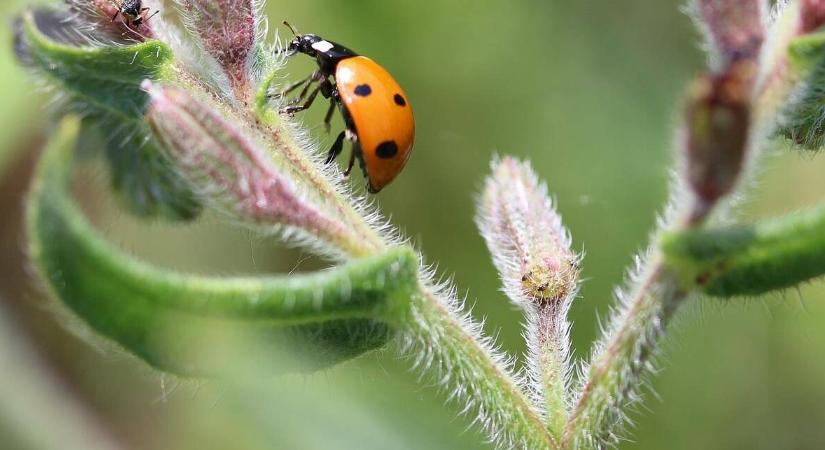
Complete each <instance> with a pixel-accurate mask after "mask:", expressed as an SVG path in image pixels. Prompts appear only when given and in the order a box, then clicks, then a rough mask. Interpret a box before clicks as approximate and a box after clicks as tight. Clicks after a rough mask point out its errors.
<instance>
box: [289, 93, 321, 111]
mask: <svg viewBox="0 0 825 450" xmlns="http://www.w3.org/2000/svg"><path fill="white" fill-rule="evenodd" d="M319 92H321V88H320V87H316V88H315V90H313V91H312V94H309V98H307V101H306V102H305V103H304V104H303V105H290V106H287V107H286V108H283V109H282V110H281V113H282V114H295V113H296V112H300V111H303V110H305V109H307V108H309V107H310V106H312V102H314V101H315V97H317V96H318V93H319Z"/></svg>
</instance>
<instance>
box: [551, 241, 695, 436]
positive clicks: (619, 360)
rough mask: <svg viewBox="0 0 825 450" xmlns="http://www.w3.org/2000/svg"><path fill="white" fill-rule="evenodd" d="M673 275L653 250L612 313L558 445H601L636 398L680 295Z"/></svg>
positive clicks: (681, 292) (682, 295)
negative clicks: (631, 288) (622, 303)
mask: <svg viewBox="0 0 825 450" xmlns="http://www.w3.org/2000/svg"><path fill="white" fill-rule="evenodd" d="M678 286H679V283H678V281H677V280H676V278H675V277H674V276H673V275H672V274H671V273H670V272H669V271H667V270H666V269H664V268H663V262H662V258H661V256H660V255H658V254H657V255H655V256H653V258H652V259H651V262H650V264H649V266H648V268H647V269H646V271H645V272H644V274H643V276H642V280H641V282H640V283H639V284H638V285H637V288H636V291H634V292H633V293H631V295H630V297H629V298H628V299H627V300H626V304H625V307H624V308H622V310H620V311H619V312H617V314H616V315H614V317H613V319H612V324H611V325H610V327H611V328H612V329H613V330H614V331H613V332H612V333H610V334H609V335H608V336H607V338H608V339H606V340H605V344H604V347H603V348H604V350H603V351H602V352H601V353H600V354H599V356H598V357H597V359H596V360H595V361H594V362H593V363H592V365H591V366H590V369H589V371H588V378H587V382H586V384H585V385H584V386H583V388H582V390H581V393H580V396H579V398H578V401H577V402H576V405H575V408H574V409H573V412H572V413H571V415H570V420H569V422H568V426H567V429H566V431H565V435H564V440H563V442H562V448H601V447H603V445H604V443H607V442H611V441H613V440H614V438H615V437H614V436H613V433H614V431H615V429H616V428H617V427H619V426H620V425H621V423H622V421H623V420H624V417H623V416H622V414H623V413H622V411H623V410H624V409H625V408H626V406H627V404H628V403H632V402H633V401H634V400H636V397H637V390H638V387H639V379H640V378H642V376H643V373H644V371H646V370H650V369H652V368H651V366H650V359H651V357H652V356H653V354H654V352H655V349H656V346H657V344H658V341H659V339H660V338H661V337H662V335H663V333H664V329H665V327H666V325H667V323H668V322H669V320H670V318H671V317H672V315H673V313H674V312H675V311H676V309H677V307H678V306H679V305H680V304H681V302H682V300H684V299H685V297H686V295H687V293H686V292H685V291H684V290H682V289H680V288H678Z"/></svg>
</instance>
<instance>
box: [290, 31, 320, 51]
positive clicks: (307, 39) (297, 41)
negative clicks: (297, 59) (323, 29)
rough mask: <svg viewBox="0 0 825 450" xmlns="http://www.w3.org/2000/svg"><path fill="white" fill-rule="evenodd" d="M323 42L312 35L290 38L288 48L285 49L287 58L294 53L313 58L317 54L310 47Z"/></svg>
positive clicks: (318, 37)
mask: <svg viewBox="0 0 825 450" xmlns="http://www.w3.org/2000/svg"><path fill="white" fill-rule="evenodd" d="M321 41H323V39H322V38H321V37H320V36H317V35H314V34H299V35H296V36H295V37H294V38H292V41H290V43H289V46H288V47H287V49H286V54H287V56H292V55H294V54H296V53H304V54H307V55H309V56H315V55H316V54H317V53H318V50H316V49H315V48H314V47H313V46H312V45H313V44H316V43H318V42H321Z"/></svg>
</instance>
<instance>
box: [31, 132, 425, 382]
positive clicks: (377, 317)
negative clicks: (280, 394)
mask: <svg viewBox="0 0 825 450" xmlns="http://www.w3.org/2000/svg"><path fill="white" fill-rule="evenodd" d="M79 128H80V125H79V122H78V120H77V119H74V118H69V119H66V120H65V121H64V123H63V124H62V126H61V129H60V132H59V133H58V135H57V136H56V137H55V139H54V140H53V141H52V142H51V144H50V145H49V147H48V149H47V150H46V152H45V153H44V155H43V157H42V160H41V162H40V165H39V168H38V172H37V174H36V180H35V184H34V187H33V189H32V192H31V196H30V198H29V208H28V217H27V219H28V230H29V245H30V254H31V257H32V258H33V260H34V262H35V264H36V267H37V269H38V271H39V273H40V275H41V276H42V278H43V279H44V281H45V282H46V284H47V285H48V286H49V287H50V288H51V289H52V290H53V292H54V294H55V295H56V296H57V297H58V298H59V299H60V300H61V302H62V303H63V304H64V305H65V306H67V307H68V308H69V309H70V310H71V311H72V312H73V313H74V314H75V315H76V316H77V317H79V318H80V319H81V320H82V321H83V322H85V324H86V325H88V326H89V327H90V328H91V329H92V330H94V331H95V332H97V333H98V334H100V335H102V336H104V337H106V338H108V339H110V340H112V341H114V342H116V343H118V344H120V345H121V346H122V347H123V348H125V349H126V350H128V351H129V352H131V353H133V354H135V355H137V356H138V357H140V358H142V359H143V360H145V361H146V362H148V363H149V364H150V365H152V366H154V367H156V368H158V369H160V370H163V371H167V372H171V373H175V374H180V375H188V376H208V375H216V374H220V373H223V372H226V371H231V370H232V367H233V361H235V362H238V361H240V360H243V361H245V364H244V365H245V366H248V361H255V362H256V363H260V366H261V367H262V368H263V367H271V366H274V367H275V368H276V369H275V370H277V371H279V372H289V371H301V370H314V369H318V368H322V367H327V366H329V365H332V364H335V363H337V362H339V361H343V360H346V359H349V358H352V357H355V356H358V355H360V354H362V353H364V352H366V351H368V350H371V349H374V348H377V347H380V346H382V345H384V344H385V343H386V342H387V340H388V339H390V338H391V337H392V335H393V333H394V330H395V328H396V327H397V325H399V324H401V323H403V322H405V321H406V320H407V314H408V309H409V302H410V297H411V295H412V292H414V290H415V289H416V287H417V258H416V256H415V254H414V253H413V252H412V251H411V250H410V249H409V248H406V247H401V248H396V249H393V250H391V251H389V252H387V253H386V254H384V255H381V256H378V257H373V258H366V259H362V260H355V261H353V262H351V263H349V264H347V265H345V266H342V267H340V268H336V269H333V270H329V271H324V272H319V273H312V274H304V275H294V276H289V277H236V278H216V277H205V276H196V275H189V274H183V273H177V272H174V271H170V270H165V269H160V268H157V267H154V266H151V265H149V264H147V263H144V262H141V261H139V260H137V259H135V258H134V257H131V256H129V255H127V254H125V253H124V252H123V251H121V250H119V249H117V248H115V247H113V246H112V245H111V244H109V243H108V242H106V241H105V240H103V239H102V238H101V237H99V236H98V235H97V233H96V231H95V230H94V229H93V228H92V227H91V226H90V225H89V223H88V222H87V221H86V220H85V218H84V217H83V216H82V214H81V213H80V212H79V210H78V208H77V206H76V204H75V203H74V201H73V200H72V199H71V198H70V196H69V194H68V192H69V189H68V188H69V184H70V178H71V177H70V167H71V162H72V158H73V155H74V152H73V147H74V145H75V142H76V138H77V135H78V132H79Z"/></svg>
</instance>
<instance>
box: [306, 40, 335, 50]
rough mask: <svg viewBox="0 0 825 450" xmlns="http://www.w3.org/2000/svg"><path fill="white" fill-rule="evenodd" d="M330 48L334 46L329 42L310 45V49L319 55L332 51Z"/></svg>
mask: <svg viewBox="0 0 825 450" xmlns="http://www.w3.org/2000/svg"><path fill="white" fill-rule="evenodd" d="M332 47H335V45H333V44H332V42H329V41H318V42H316V43H314V44H312V48H314V49H315V50H317V51H319V52H321V53H326V52H328V51H330V50H331V49H332Z"/></svg>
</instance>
